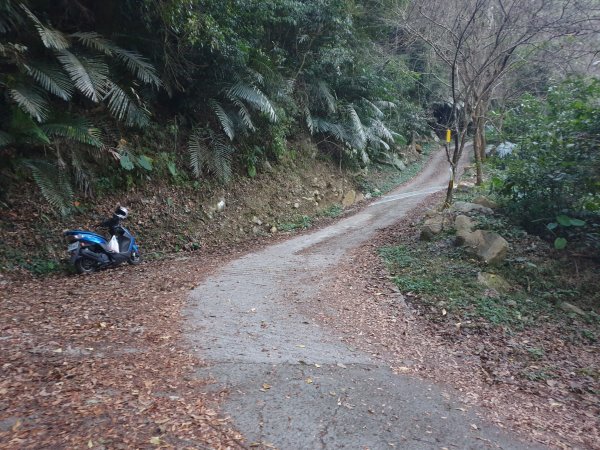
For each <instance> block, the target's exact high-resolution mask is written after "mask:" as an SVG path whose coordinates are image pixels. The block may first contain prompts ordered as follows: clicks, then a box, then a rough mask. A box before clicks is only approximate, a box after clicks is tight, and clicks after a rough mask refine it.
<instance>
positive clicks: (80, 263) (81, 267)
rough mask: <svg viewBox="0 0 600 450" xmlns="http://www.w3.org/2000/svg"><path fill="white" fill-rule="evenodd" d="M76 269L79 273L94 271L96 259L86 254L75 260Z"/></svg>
mask: <svg viewBox="0 0 600 450" xmlns="http://www.w3.org/2000/svg"><path fill="white" fill-rule="evenodd" d="M75 270H77V273H80V274H84V273H92V272H95V271H96V261H94V260H93V259H91V258H86V257H85V256H84V257H82V258H79V259H78V260H77V261H75Z"/></svg>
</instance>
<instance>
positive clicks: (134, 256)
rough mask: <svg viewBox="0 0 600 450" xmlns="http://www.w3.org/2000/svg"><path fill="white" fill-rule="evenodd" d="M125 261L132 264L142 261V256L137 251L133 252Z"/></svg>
mask: <svg viewBox="0 0 600 450" xmlns="http://www.w3.org/2000/svg"><path fill="white" fill-rule="evenodd" d="M127 262H128V263H129V264H131V265H133V266H136V265H138V264H139V263H141V262H142V256H141V255H140V254H139V253H138V252H133V253H132V254H131V256H130V257H129V259H128V260H127Z"/></svg>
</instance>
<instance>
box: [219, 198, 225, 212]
mask: <svg viewBox="0 0 600 450" xmlns="http://www.w3.org/2000/svg"><path fill="white" fill-rule="evenodd" d="M224 209H225V199H224V198H222V199H221V200H219V202H218V203H217V211H219V212H221V211H223V210H224Z"/></svg>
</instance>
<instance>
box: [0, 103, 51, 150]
mask: <svg viewBox="0 0 600 450" xmlns="http://www.w3.org/2000/svg"><path fill="white" fill-rule="evenodd" d="M8 129H9V131H10V134H11V135H12V136H13V138H14V140H15V142H17V143H19V144H30V145H50V138H49V137H48V136H47V135H46V133H44V131H43V130H42V129H41V128H40V127H39V125H38V124H37V123H36V122H35V120H33V119H32V118H31V116H30V115H28V114H27V113H25V112H24V111H22V110H21V109H16V110H15V111H14V113H13V114H12V115H11V117H10V123H9V126H8Z"/></svg>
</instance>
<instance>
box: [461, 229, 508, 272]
mask: <svg viewBox="0 0 600 450" xmlns="http://www.w3.org/2000/svg"><path fill="white" fill-rule="evenodd" d="M456 244H457V245H464V246H465V247H467V248H468V249H469V250H470V251H471V252H472V253H473V254H474V255H475V256H477V258H479V259H480V260H481V261H483V262H485V263H487V264H498V263H500V262H502V261H504V258H506V254H507V253H508V242H507V241H506V239H504V238H503V237H502V236H500V235H499V234H498V233H494V232H493V231H485V230H476V231H474V232H472V233H471V232H469V231H467V230H462V231H460V232H457V233H456Z"/></svg>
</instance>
